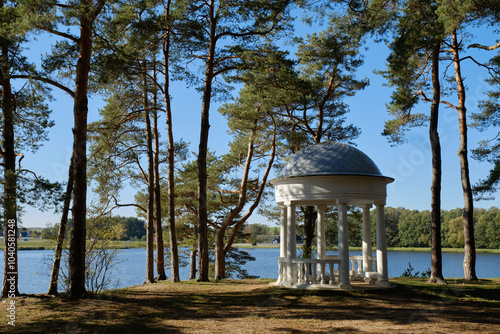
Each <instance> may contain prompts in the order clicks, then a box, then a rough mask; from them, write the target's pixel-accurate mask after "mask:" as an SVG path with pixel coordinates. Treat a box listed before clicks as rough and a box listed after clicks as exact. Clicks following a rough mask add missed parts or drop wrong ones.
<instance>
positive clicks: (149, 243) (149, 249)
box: [143, 63, 155, 284]
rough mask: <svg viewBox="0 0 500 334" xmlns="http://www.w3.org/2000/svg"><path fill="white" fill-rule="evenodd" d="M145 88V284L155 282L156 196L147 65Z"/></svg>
mask: <svg viewBox="0 0 500 334" xmlns="http://www.w3.org/2000/svg"><path fill="white" fill-rule="evenodd" d="M143 89H144V92H143V94H144V97H143V98H144V122H145V124H146V146H147V147H146V149H147V156H148V180H147V183H148V196H147V197H148V209H147V222H146V228H147V231H146V279H145V281H144V284H149V283H153V282H154V245H153V242H154V240H153V239H154V233H153V232H154V198H155V183H154V158H153V143H152V141H153V138H152V137H153V135H152V133H151V120H150V118H149V109H148V108H149V102H148V91H147V80H146V65H145V63H144V69H143Z"/></svg>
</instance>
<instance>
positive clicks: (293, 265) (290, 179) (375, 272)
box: [271, 142, 394, 289]
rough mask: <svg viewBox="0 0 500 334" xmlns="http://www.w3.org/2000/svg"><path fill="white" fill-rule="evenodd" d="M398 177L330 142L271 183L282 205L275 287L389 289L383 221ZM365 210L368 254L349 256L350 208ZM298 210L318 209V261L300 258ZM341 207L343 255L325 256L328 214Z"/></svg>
mask: <svg viewBox="0 0 500 334" xmlns="http://www.w3.org/2000/svg"><path fill="white" fill-rule="evenodd" d="M392 181H394V179H392V178H389V177H386V176H382V174H381V173H380V171H379V169H378V167H377V166H376V165H375V164H374V163H373V161H372V160H371V159H370V158H369V157H368V156H366V155H365V154H364V153H363V152H361V151H359V150H358V149H356V148H354V147H352V146H349V145H346V144H340V143H331V142H325V143H320V144H316V145H313V146H310V147H307V148H305V149H303V150H302V151H300V152H299V153H298V154H297V155H295V156H294V157H293V158H292V159H291V160H290V161H289V162H288V163H287V165H286V166H285V168H284V169H283V171H282V172H281V174H280V176H279V177H278V178H277V179H274V180H273V181H271V183H272V184H273V185H274V186H275V187H276V192H275V194H276V202H277V203H278V205H279V206H280V207H281V232H280V233H281V235H280V258H279V259H278V262H279V278H278V281H277V283H276V284H278V285H280V286H283V287H292V288H318V289H322V288H327V289H329V288H336V289H350V288H351V287H352V286H351V280H354V279H359V280H366V281H367V282H370V283H371V284H375V285H378V286H382V287H389V286H390V282H389V280H388V274H387V246H386V235H385V222H384V207H385V199H386V186H387V184H388V183H390V182H392ZM348 205H358V206H360V207H361V208H362V209H363V229H362V231H363V232H362V233H363V255H362V256H350V255H349V239H348V226H347V206H348ZM297 206H315V207H316V210H317V231H316V239H317V258H316V259H298V258H297V245H296V216H295V210H296V207H297ZM327 206H337V207H338V256H336V257H329V256H326V233H325V219H324V212H325V209H326V207H327ZM372 206H375V208H376V236H377V238H376V256H372V243H371V233H370V209H371V208H372Z"/></svg>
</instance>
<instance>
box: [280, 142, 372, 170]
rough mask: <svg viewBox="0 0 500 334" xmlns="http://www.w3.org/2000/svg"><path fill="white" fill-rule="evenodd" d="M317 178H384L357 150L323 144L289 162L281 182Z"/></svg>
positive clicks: (327, 143)
mask: <svg viewBox="0 0 500 334" xmlns="http://www.w3.org/2000/svg"><path fill="white" fill-rule="evenodd" d="M316 175H318V176H319V175H366V176H379V177H382V173H381V172H380V170H379V169H378V167H377V165H376V164H375V163H374V162H373V161H372V160H371V159H370V158H369V157H368V156H367V155H366V154H364V153H363V152H361V151H360V150H358V149H357V148H354V147H352V146H350V145H347V144H342V143H333V142H322V143H319V144H316V145H312V146H308V147H306V148H304V149H303V150H301V151H299V153H297V154H296V155H295V156H294V157H293V158H291V159H290V161H288V163H287V164H286V165H285V167H284V168H283V170H282V171H281V173H280V174H279V176H278V179H282V178H292V177H301V176H316Z"/></svg>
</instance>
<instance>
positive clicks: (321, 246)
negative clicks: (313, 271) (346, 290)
mask: <svg viewBox="0 0 500 334" xmlns="http://www.w3.org/2000/svg"><path fill="white" fill-rule="evenodd" d="M325 209H326V207H324V206H316V211H317V213H318V223H317V231H316V250H317V251H316V252H317V258H318V260H322V259H324V258H325V257H326V232H325ZM324 274H325V273H324V272H323V271H322V268H321V266H320V265H318V275H319V276H320V277H323V275H324Z"/></svg>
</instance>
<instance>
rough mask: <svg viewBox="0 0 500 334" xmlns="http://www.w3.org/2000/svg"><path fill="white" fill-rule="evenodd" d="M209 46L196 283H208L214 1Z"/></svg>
mask: <svg viewBox="0 0 500 334" xmlns="http://www.w3.org/2000/svg"><path fill="white" fill-rule="evenodd" d="M209 15H210V44H209V50H208V59H207V61H206V68H205V86H204V89H203V102H202V110H201V130H200V145H199V150H198V160H197V163H198V281H200V282H208V281H209V279H208V264H209V263H208V261H209V258H208V222H207V220H208V215H207V150H208V130H209V128H210V121H209V120H210V118H209V111H210V101H211V97H212V80H213V76H214V60H215V45H216V36H215V28H216V25H217V23H216V18H215V12H214V0H211V1H210V6H209Z"/></svg>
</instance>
